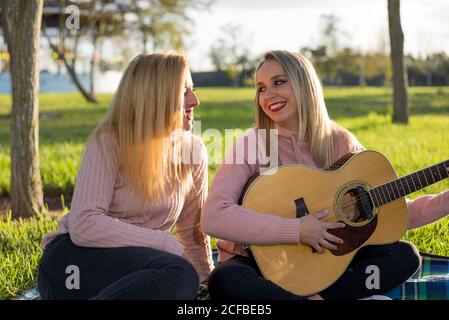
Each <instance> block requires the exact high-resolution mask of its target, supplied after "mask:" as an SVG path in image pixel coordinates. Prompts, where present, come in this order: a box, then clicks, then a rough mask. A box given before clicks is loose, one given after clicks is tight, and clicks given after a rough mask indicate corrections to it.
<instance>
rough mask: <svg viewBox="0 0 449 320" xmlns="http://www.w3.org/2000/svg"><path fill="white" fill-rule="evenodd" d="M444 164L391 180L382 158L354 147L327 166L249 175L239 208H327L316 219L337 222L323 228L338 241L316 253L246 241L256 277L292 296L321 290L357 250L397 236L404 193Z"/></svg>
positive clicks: (441, 173)
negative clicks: (333, 226) (257, 271)
mask: <svg viewBox="0 0 449 320" xmlns="http://www.w3.org/2000/svg"><path fill="white" fill-rule="evenodd" d="M447 167H449V160H447V161H444V162H441V163H439V164H436V165H434V166H431V167H428V168H425V169H422V170H419V171H417V172H415V173H412V174H410V175H407V176H404V177H402V178H398V177H397V175H396V173H395V170H394V169H393V167H392V165H391V163H390V162H389V161H388V159H387V158H386V157H385V156H383V155H382V154H381V153H379V152H375V151H362V152H360V153H357V154H348V155H347V156H345V157H343V158H342V159H340V160H339V161H337V162H336V163H335V164H334V165H333V166H332V167H331V168H330V169H329V170H328V171H325V170H320V169H316V168H311V167H307V166H304V165H283V166H279V167H276V168H272V169H269V170H268V171H270V170H276V171H275V172H274V173H273V172H266V173H264V174H262V175H259V176H257V177H254V179H252V180H250V181H249V182H248V184H247V185H246V187H245V189H244V190H243V192H242V197H241V204H242V205H243V207H245V208H250V209H253V210H255V211H257V212H261V213H271V214H275V215H278V216H281V217H285V218H301V217H303V216H305V215H307V214H312V213H317V212H322V211H324V210H328V211H329V215H327V216H326V217H325V218H323V221H340V222H343V223H344V224H345V227H344V228H339V229H332V230H328V232H329V233H331V234H333V235H335V236H337V237H339V238H341V239H343V241H344V243H343V244H335V245H336V246H337V249H336V250H328V249H325V252H324V253H318V252H316V251H315V250H314V249H313V248H312V247H310V246H307V245H302V244H280V245H251V244H250V248H251V252H252V254H253V255H254V258H255V260H256V262H257V265H258V266H259V268H260V270H261V272H262V274H263V276H264V277H265V278H266V279H268V280H270V281H272V282H274V283H275V284H277V285H278V286H280V287H282V288H284V289H285V290H287V291H290V292H292V293H295V294H297V295H300V296H308V295H312V294H315V293H318V292H320V291H322V290H324V289H325V288H327V287H329V286H330V285H331V284H333V283H334V282H335V281H336V280H337V279H338V278H339V277H340V276H341V275H342V274H343V272H344V271H345V270H346V269H347V267H348V265H349V263H350V262H351V260H352V259H353V257H354V256H355V254H356V253H357V251H358V250H359V249H360V248H362V247H363V246H367V245H379V244H389V243H393V242H395V241H397V240H399V239H400V238H401V237H402V236H403V235H404V234H405V232H406V230H407V228H408V225H409V214H408V209H407V206H406V201H405V198H404V196H406V195H408V194H410V193H413V192H415V191H417V190H420V189H422V188H425V187H427V186H429V185H431V184H434V183H436V182H438V181H440V180H443V179H445V178H447V177H448V172H447V170H446V168H447ZM269 173H273V174H269Z"/></svg>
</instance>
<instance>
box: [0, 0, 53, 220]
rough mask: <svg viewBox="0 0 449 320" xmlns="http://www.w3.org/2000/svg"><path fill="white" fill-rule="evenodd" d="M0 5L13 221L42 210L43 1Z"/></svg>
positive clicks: (5, 0) (8, 0) (23, 0)
mask: <svg viewBox="0 0 449 320" xmlns="http://www.w3.org/2000/svg"><path fill="white" fill-rule="evenodd" d="M1 5H2V16H3V25H4V26H5V25H6V26H9V28H5V27H4V33H5V34H6V38H7V39H8V40H7V42H8V51H9V54H10V57H11V59H10V64H11V80H12V112H11V210H12V214H13V216H14V217H15V218H16V217H31V216H34V215H35V214H36V213H38V212H39V211H42V209H43V207H44V206H43V191H42V183H41V176H40V165H39V100H38V94H39V64H38V60H39V43H40V27H41V18H42V7H43V0H1ZM11 26H14V27H13V28H11Z"/></svg>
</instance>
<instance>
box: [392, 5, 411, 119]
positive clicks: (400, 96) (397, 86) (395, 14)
mask: <svg viewBox="0 0 449 320" xmlns="http://www.w3.org/2000/svg"><path fill="white" fill-rule="evenodd" d="M388 22H389V28H390V46H391V64H392V67H393V123H404V124H407V123H408V115H409V110H408V99H407V86H408V83H407V82H408V80H407V70H406V68H405V66H404V34H403V32H402V27H401V17H400V0H388Z"/></svg>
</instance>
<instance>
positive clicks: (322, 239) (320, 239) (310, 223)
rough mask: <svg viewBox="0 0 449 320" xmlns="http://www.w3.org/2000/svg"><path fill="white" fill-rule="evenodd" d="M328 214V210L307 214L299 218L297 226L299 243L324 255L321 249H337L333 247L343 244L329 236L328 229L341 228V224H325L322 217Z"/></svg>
mask: <svg viewBox="0 0 449 320" xmlns="http://www.w3.org/2000/svg"><path fill="white" fill-rule="evenodd" d="M328 214H329V211H328V210H325V211H322V212H318V213H312V214H308V215H306V216H304V217H302V218H300V224H299V242H300V243H301V244H306V245H308V246H311V247H312V248H314V249H315V250H316V251H318V252H319V253H324V250H323V249H322V248H321V247H324V248H327V249H334V250H335V249H337V247H336V246H335V245H334V243H336V244H341V243H343V240H342V239H340V238H338V237H336V236H334V235H332V234H330V233H329V232H328V230H329V229H337V228H343V227H344V226H345V224H344V223H342V222H325V221H322V220H321V219H323V218H324V217H326V216H327V215H328Z"/></svg>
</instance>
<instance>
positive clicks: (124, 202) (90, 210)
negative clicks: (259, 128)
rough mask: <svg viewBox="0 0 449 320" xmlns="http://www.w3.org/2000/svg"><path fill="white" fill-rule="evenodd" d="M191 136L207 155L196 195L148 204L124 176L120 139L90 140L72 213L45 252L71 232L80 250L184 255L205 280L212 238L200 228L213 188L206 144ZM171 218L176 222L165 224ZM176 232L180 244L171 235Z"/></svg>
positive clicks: (197, 168) (198, 170) (198, 168)
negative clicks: (137, 250) (143, 249)
mask: <svg viewBox="0 0 449 320" xmlns="http://www.w3.org/2000/svg"><path fill="white" fill-rule="evenodd" d="M192 137H193V143H194V144H195V145H196V148H195V147H194V148H192V149H193V150H201V151H200V152H201V154H202V157H201V163H200V164H199V165H194V170H193V181H194V184H195V186H196V190H195V191H194V190H193V189H192V190H191V191H190V193H189V194H188V195H187V196H186V197H181V196H175V197H173V198H171V199H169V200H168V201H161V200H160V199H151V200H150V201H146V202H145V201H143V199H142V198H141V197H138V196H136V195H135V194H134V193H133V192H132V191H131V189H130V187H129V186H128V185H127V184H126V183H125V181H124V179H123V177H122V175H121V174H120V172H119V169H118V157H117V150H118V146H117V144H116V141H115V139H113V138H112V137H110V136H109V135H108V134H106V133H102V134H101V135H100V139H99V141H100V143H101V146H102V148H100V145H99V143H98V142H97V141H96V139H93V140H91V141H90V142H89V143H88V145H87V148H86V151H85V153H84V156H83V159H82V162H81V165H80V168H79V173H78V177H77V181H76V186H75V192H74V194H73V199H72V204H71V208H70V213H68V214H67V215H65V216H64V217H62V218H61V219H60V221H59V222H58V229H57V230H56V231H55V232H52V233H49V234H47V235H46V236H45V237H44V238H43V240H42V246H43V248H45V247H46V245H47V244H48V243H49V242H50V241H51V240H52V239H53V238H54V237H55V236H57V235H59V234H63V233H69V234H70V238H71V240H72V241H73V243H74V244H75V245H77V246H81V247H97V248H112V247H125V246H142V247H150V248H155V249H159V250H163V251H167V252H171V253H174V254H177V255H184V256H185V257H186V258H187V259H189V260H190V261H191V262H192V264H193V265H194V267H195V268H196V270H197V272H198V274H199V276H200V280H201V281H205V280H206V279H207V278H208V276H209V274H210V272H211V271H212V269H213V261H212V254H211V248H210V239H209V237H208V236H206V235H205V234H204V233H203V232H202V231H201V227H200V213H201V209H202V207H203V205H204V201H205V198H206V195H207V185H208V184H207V153H206V149H205V146H204V144H203V142H202V141H201V140H200V139H199V138H197V137H195V136H192ZM104 150H105V151H106V152H107V155H106V154H105V153H104V152H102V151H104ZM169 213H174V216H175V218H173V219H170V220H169V221H165V220H166V218H167V217H168V216H169ZM172 228H173V229H174V231H175V232H176V236H177V239H178V241H179V242H178V241H177V239H176V238H174V237H173V236H171V235H170V233H169V231H170V230H171V229H172Z"/></svg>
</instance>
